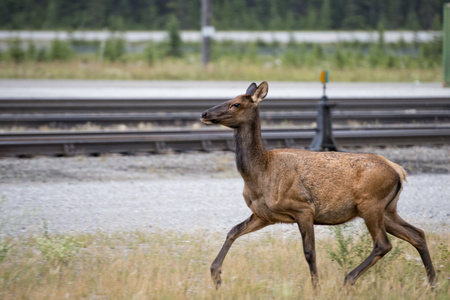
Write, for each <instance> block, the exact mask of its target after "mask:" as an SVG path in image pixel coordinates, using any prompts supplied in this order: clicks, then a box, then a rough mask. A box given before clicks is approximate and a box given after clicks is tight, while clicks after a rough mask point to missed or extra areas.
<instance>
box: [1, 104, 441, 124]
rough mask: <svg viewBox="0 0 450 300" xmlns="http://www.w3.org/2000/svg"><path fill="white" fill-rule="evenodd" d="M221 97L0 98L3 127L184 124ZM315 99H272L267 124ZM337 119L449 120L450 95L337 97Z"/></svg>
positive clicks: (292, 117) (306, 119)
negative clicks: (377, 97)
mask: <svg viewBox="0 0 450 300" xmlns="http://www.w3.org/2000/svg"><path fill="white" fill-rule="evenodd" d="M222 100H223V99H214V100H207V99H199V100H198V99H197V100H192V99H59V100H58V99H0V112H1V113H0V127H5V128H7V127H14V126H24V127H39V126H44V125H47V126H50V127H56V128H58V127H60V128H69V127H72V126H75V125H80V124H87V123H90V124H95V125H100V126H109V125H114V124H125V125H131V126H134V125H136V124H140V123H151V124H156V125H161V126H166V125H172V126H173V125H175V126H185V125H191V124H192V123H195V122H198V120H199V114H200V112H202V111H204V110H205V109H207V108H209V107H212V106H214V105H215V104H218V103H220V102H221V101H222ZM317 102H318V100H317V99H270V101H264V102H262V103H261V119H262V120H263V121H265V122H267V123H268V124H277V123H282V122H291V123H292V124H302V123H311V122H314V121H315V119H316V115H317ZM332 102H336V103H337V104H338V105H337V106H336V107H334V108H333V110H332V111H333V121H334V122H336V123H340V124H346V123H348V122H349V121H356V122H362V123H412V122H416V123H423V122H425V123H429V122H447V121H450V98H426V99H425V98H414V99H401V98H396V99H338V100H336V101H332Z"/></svg>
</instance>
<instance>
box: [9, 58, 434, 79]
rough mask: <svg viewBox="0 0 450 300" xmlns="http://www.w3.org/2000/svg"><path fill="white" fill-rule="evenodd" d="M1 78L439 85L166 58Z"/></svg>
mask: <svg viewBox="0 0 450 300" xmlns="http://www.w3.org/2000/svg"><path fill="white" fill-rule="evenodd" d="M0 68H1V72H0V78H1V79H121V80H231V81H236V80H237V81H239V80H242V81H258V80H269V81H316V82H317V81H319V74H320V71H321V70H322V69H324V68H328V69H330V70H331V75H330V80H331V81H333V82H371V81H373V82H413V81H416V80H418V81H422V82H439V81H442V70H441V68H437V67H436V68H428V69H421V68H415V67H414V68H413V67H411V68H386V67H383V68H381V67H380V68H373V67H369V66H361V67H346V68H337V67H334V66H333V64H328V65H323V66H316V67H314V66H293V65H277V64H274V63H258V62H247V61H246V60H243V61H236V60H221V61H217V62H212V63H211V64H210V65H209V66H208V67H207V68H203V67H202V66H200V65H199V64H198V63H195V62H190V61H189V60H184V59H178V60H177V59H165V60H162V61H160V62H155V63H154V64H152V65H149V64H147V63H145V62H143V61H130V62H104V63H100V62H98V61H95V60H79V59H77V60H71V61H59V62H58V61H54V62H23V63H19V64H16V63H13V62H1V63H0Z"/></svg>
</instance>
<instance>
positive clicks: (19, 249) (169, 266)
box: [0, 227, 450, 300]
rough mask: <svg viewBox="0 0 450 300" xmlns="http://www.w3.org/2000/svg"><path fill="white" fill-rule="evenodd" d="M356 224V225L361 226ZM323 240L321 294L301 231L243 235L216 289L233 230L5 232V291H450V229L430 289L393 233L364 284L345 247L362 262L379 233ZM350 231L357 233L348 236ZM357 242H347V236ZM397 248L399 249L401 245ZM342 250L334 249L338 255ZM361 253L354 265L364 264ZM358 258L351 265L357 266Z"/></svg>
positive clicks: (435, 244) (27, 294)
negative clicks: (348, 282) (218, 263)
mask: <svg viewBox="0 0 450 300" xmlns="http://www.w3.org/2000/svg"><path fill="white" fill-rule="evenodd" d="M355 232H356V233H355ZM342 234H343V237H335V238H333V237H332V235H330V236H329V237H322V238H320V239H318V241H317V256H318V270H319V277H320V283H321V290H320V293H319V294H317V295H314V292H313V290H312V286H311V282H310V276H309V271H308V266H307V264H306V262H305V259H304V257H303V251H302V245H301V240H300V238H299V236H285V237H283V236H275V235H273V234H271V233H269V232H266V233H262V234H260V235H258V237H257V238H255V237H251V235H249V236H246V237H242V238H241V239H238V240H237V241H236V242H235V244H234V246H233V247H232V248H231V250H230V252H229V254H228V256H227V258H226V260H225V263H224V265H223V274H222V278H223V284H222V286H221V287H220V288H219V290H218V291H216V290H215V289H214V287H213V283H212V281H211V279H210V275H209V266H210V263H211V262H212V260H213V259H214V257H215V255H216V254H217V253H218V251H219V249H220V247H221V244H222V242H223V240H224V236H222V235H218V234H206V233H204V232H197V233H190V234H184V235H182V234H176V233H170V232H169V233H167V232H165V233H144V232H132V233H116V234H103V233H96V234H83V235H62V236H53V235H49V234H48V233H43V234H42V235H40V236H37V237H29V238H4V239H3V240H2V241H3V243H5V244H8V245H10V248H9V250H8V252H7V254H6V257H5V258H4V260H3V261H2V262H0V298H1V299H299V298H300V299H311V298H315V299H333V300H338V299H448V297H449V276H450V261H449V251H448V245H449V241H450V236H449V234H448V233H441V234H428V244H429V248H430V252H431V255H432V258H433V261H434V265H435V267H436V270H437V272H438V284H437V286H436V287H435V288H434V289H431V288H430V287H429V286H428V284H427V280H426V275H425V270H424V268H423V266H422V263H421V261H420V259H419V256H418V254H417V252H416V251H415V249H414V248H413V247H412V246H410V245H409V244H406V243H404V242H399V241H398V240H397V239H394V238H391V240H392V241H393V244H394V249H395V248H398V249H399V250H397V251H395V250H393V251H391V252H392V253H390V254H388V255H387V256H386V257H385V258H383V259H382V260H380V261H379V262H378V263H377V264H376V265H375V266H374V267H373V268H372V269H371V270H369V272H367V273H366V274H364V275H363V276H362V277H361V278H360V279H359V280H358V282H357V284H356V285H355V286H353V287H351V288H349V289H344V288H343V287H342V283H343V280H344V276H345V274H346V273H345V272H346V268H347V266H345V267H343V266H340V264H339V263H338V262H336V260H335V258H336V257H339V258H340V259H343V258H344V257H343V255H346V254H345V253H347V252H346V251H349V252H350V253H352V255H353V256H352V259H354V260H355V261H358V262H357V263H359V262H360V261H359V260H360V259H361V260H362V258H363V257H364V256H365V254H364V253H363V252H364V251H361V249H370V247H371V245H370V240H367V239H366V238H363V235H362V234H363V233H362V232H361V231H359V230H356V231H355V228H354V227H353V228H352V227H350V229H348V228H344V231H343V233H342ZM349 235H356V236H353V238H352V239H350V240H348V238H349ZM342 239H343V240H346V241H348V243H347V245H346V246H345V248H346V250H342V249H343V248H342V245H340V243H339V241H341V242H342ZM394 251H395V252H394ZM330 253H333V255H330ZM357 263H356V262H353V261H352V264H357ZM355 266H356V265H353V266H352V267H355Z"/></svg>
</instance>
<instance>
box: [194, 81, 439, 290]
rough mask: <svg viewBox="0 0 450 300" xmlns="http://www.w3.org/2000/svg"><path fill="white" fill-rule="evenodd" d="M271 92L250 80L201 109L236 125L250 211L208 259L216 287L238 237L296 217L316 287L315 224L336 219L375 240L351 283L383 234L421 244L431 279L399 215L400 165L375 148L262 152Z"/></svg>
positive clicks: (386, 247)
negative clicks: (265, 104) (262, 116)
mask: <svg viewBox="0 0 450 300" xmlns="http://www.w3.org/2000/svg"><path fill="white" fill-rule="evenodd" d="M267 92H268V84H267V82H263V83H261V84H260V85H259V86H256V84H255V83H252V84H251V85H250V86H249V88H248V89H247V92H246V94H244V95H240V96H237V97H236V98H234V99H232V100H229V101H226V102H224V103H222V104H219V105H217V106H215V107H213V108H211V109H209V110H207V111H205V112H203V113H202V121H203V122H204V123H205V124H221V125H224V126H228V127H230V128H233V129H234V136H235V142H236V165H237V168H238V170H239V172H240V174H241V175H242V177H243V179H244V181H245V186H244V192H243V196H244V199H245V202H246V203H247V205H248V207H249V208H250V210H251V211H252V212H253V213H252V215H251V216H250V217H249V218H248V219H247V220H245V221H244V222H242V223H240V224H238V225H236V226H235V227H233V229H231V231H230V232H229V233H228V235H227V238H226V241H225V243H224V245H223V247H222V249H221V250H220V252H219V254H218V255H217V257H216V259H215V260H214V262H213V263H212V265H211V276H212V279H213V281H214V284H215V285H216V288H218V286H219V285H220V284H221V277H220V273H221V267H222V263H223V260H224V259H225V256H226V254H227V252H228V250H229V249H230V247H231V245H232V244H233V242H234V241H235V240H236V239H237V238H238V237H240V236H242V235H244V234H247V233H250V232H253V231H256V230H259V229H261V228H263V227H265V226H268V225H272V224H275V223H297V224H298V227H299V230H300V233H301V236H302V240H303V248H304V254H305V257H306V260H307V262H308V264H309V269H310V272H311V279H312V283H313V286H314V287H316V286H317V284H318V276H317V267H316V253H315V241H314V224H321V225H336V224H341V223H345V222H347V221H349V220H352V219H353V218H355V217H361V218H362V219H364V222H365V224H366V226H367V228H368V230H369V232H370V235H371V237H372V239H373V251H372V253H371V254H370V255H369V257H368V258H367V259H365V260H364V261H363V262H362V263H361V264H360V265H359V266H358V267H356V268H355V269H354V270H353V271H351V272H350V273H349V274H348V275H347V276H346V277H345V284H353V283H354V282H355V281H356V280H357V279H358V278H359V276H361V275H362V274H363V273H364V272H365V271H367V269H369V268H370V267H371V266H372V265H374V264H375V263H376V262H377V261H378V260H379V259H380V258H381V257H383V256H384V255H385V254H386V253H387V252H389V251H390V250H391V248H392V246H391V243H390V242H389V240H388V237H387V234H386V232H389V233H390V234H392V235H394V236H396V237H399V238H401V239H403V240H406V241H407V242H409V243H411V244H412V245H413V246H414V247H416V249H417V250H418V252H419V254H420V256H421V257H422V261H423V263H424V266H425V269H426V271H427V275H428V279H429V282H430V283H433V282H434V281H435V277H436V275H435V271H434V268H433V265H432V262H431V258H430V254H429V252H428V248H427V244H426V240H425V235H424V233H423V231H422V230H420V229H418V228H415V227H413V226H412V225H410V224H408V223H407V222H406V221H404V220H403V219H402V218H400V216H399V215H398V214H397V208H396V207H397V201H398V198H399V196H400V192H401V189H402V183H403V181H405V180H406V172H405V170H404V169H403V168H402V167H401V166H399V165H398V164H395V163H393V162H391V161H389V160H388V159H386V158H384V157H382V156H380V155H377V154H355V153H341V152H312V151H307V150H299V149H276V150H271V151H267V150H266V149H265V148H264V146H263V142H262V138H261V128H260V121H259V109H258V103H259V102H260V101H261V100H263V99H264V98H265V96H266V95H267Z"/></svg>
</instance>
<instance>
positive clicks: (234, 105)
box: [231, 103, 240, 107]
mask: <svg viewBox="0 0 450 300" xmlns="http://www.w3.org/2000/svg"><path fill="white" fill-rule="evenodd" d="M239 106H240V104H239V103H234V104H233V105H231V107H239Z"/></svg>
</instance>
